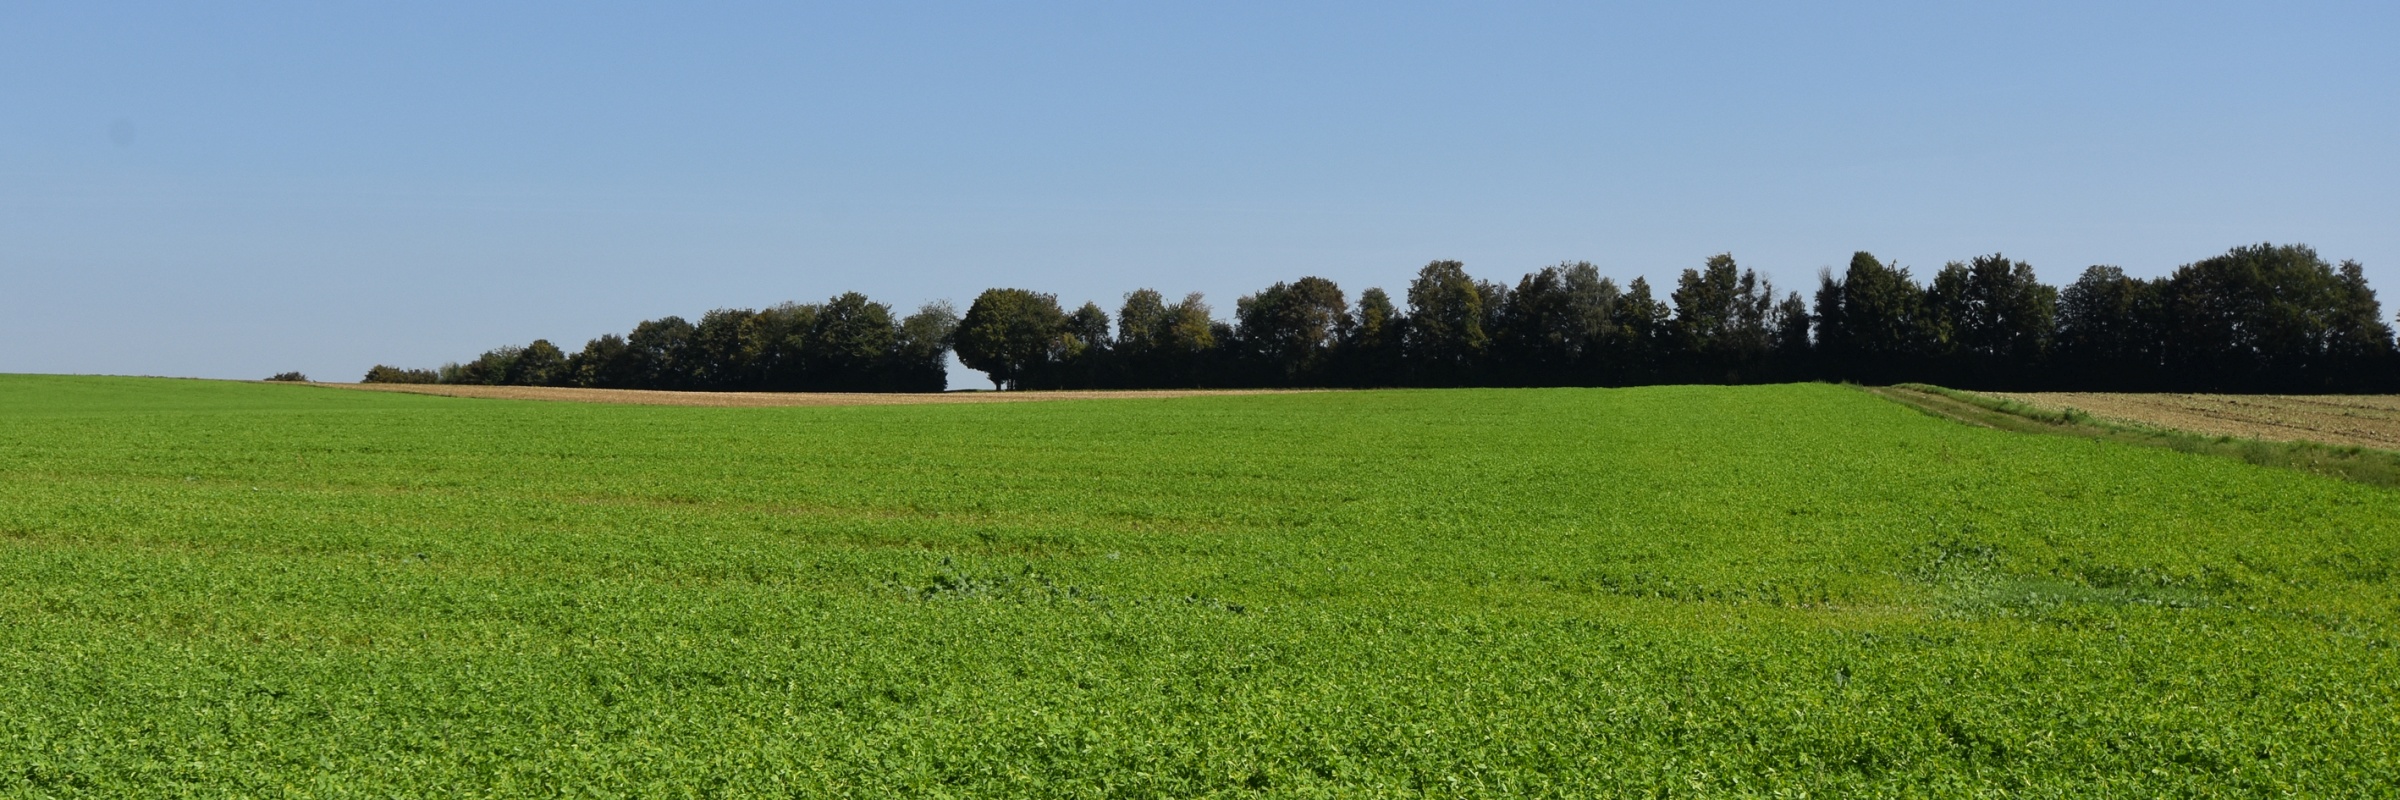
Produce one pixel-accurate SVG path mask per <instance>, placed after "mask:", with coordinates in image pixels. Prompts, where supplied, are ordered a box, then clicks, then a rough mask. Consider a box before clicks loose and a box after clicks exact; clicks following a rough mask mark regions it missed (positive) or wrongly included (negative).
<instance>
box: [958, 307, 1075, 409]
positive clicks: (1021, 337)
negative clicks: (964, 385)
mask: <svg viewBox="0 0 2400 800" xmlns="http://www.w3.org/2000/svg"><path fill="white" fill-rule="evenodd" d="M1066 327H1067V314H1066V312H1064V311H1061V310H1059V307H1058V297H1057V296H1056V295H1048V294H1041V293H1038V292H1031V291H1026V290H1024V289H986V290H984V292H983V294H981V295H979V296H977V297H976V298H975V303H974V305H971V306H968V307H967V316H966V318H965V319H963V320H960V321H959V324H958V335H957V347H958V360H959V361H960V362H962V363H965V364H966V365H967V367H968V368H969V369H976V370H982V371H983V372H984V373H985V374H987V375H990V376H991V378H992V385H993V386H995V387H998V388H1001V389H1012V388H1019V386H1018V383H1017V382H1018V380H1019V379H1021V378H1023V377H1025V376H1027V375H1028V374H1029V373H1032V372H1035V371H1039V370H1041V369H1043V368H1044V367H1047V366H1049V365H1050V363H1051V362H1052V361H1053V360H1054V359H1056V358H1057V356H1058V350H1059V347H1060V345H1061V338H1062V336H1063V335H1064V334H1065V333H1066Z"/></svg>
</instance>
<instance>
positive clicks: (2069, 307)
mask: <svg viewBox="0 0 2400 800" xmlns="http://www.w3.org/2000/svg"><path fill="white" fill-rule="evenodd" d="M2164 288H2165V284H2164V283H2163V282H2161V281H2145V280H2138V279H2135V278H2129V277H2126V275H2125V270H2123V269H2119V268H2117V267H2113V266H2105V265H2095V266H2092V267H2090V268H2087V269H2085V270H2084V271H2083V275H2082V276H2081V277H2078V278H2076V279H2075V282H2074V283H2072V284H2068V285H2067V288H2066V289H2065V290H2063V291H2061V292H2059V300H2058V332H2057V334H2056V336H2055V337H2054V344H2053V347H2054V349H2055V355H2056V358H2055V359H2054V360H2053V361H2052V366H2053V367H2054V368H2055V369H2056V370H2058V372H2057V373H2056V374H2055V378H2056V379H2057V380H2059V381H2060V382H2061V383H2062V385H2068V386H2075V387H2079V388H2095V389H2114V390H2120V391H2123V390H2140V389H2151V388H2157V386H2158V380H2159V377H2160V376H2159V369H2160V367H2161V365H2162V361H2161V359H2162V352H2163V348H2164V346H2165V342H2163V341H2162V340H2161V336H2163V335H2164V327H2163V326H2164V324H2165V307H2164Z"/></svg>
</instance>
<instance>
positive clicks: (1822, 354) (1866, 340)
mask: <svg viewBox="0 0 2400 800" xmlns="http://www.w3.org/2000/svg"><path fill="white" fill-rule="evenodd" d="M1924 305H1925V291H1924V289H1923V288H1921V287H1919V286H1918V285H1917V282H1916V280H1915V279H1913V278H1911V277H1909V274H1908V269H1907V268H1905V267H1895V266H1886V265H1885V264H1884V263H1883V262H1882V261H1879V260H1877V259H1876V258H1875V255H1874V254H1872V253H1868V252H1866V251H1864V250H1861V251H1859V252H1857V253H1853V254H1851V256H1850V266H1849V268H1848V269H1847V270H1845V271H1844V272H1843V273H1842V277H1841V279H1840V280H1838V281H1834V280H1831V279H1830V276H1828V277H1827V278H1826V279H1823V280H1822V282H1821V285H1820V286H1819V287H1818V289H1817V312H1816V317H1817V321H1816V322H1817V337H1816V339H1817V352H1818V364H1819V366H1820V369H1823V370H1824V371H1825V373H1826V374H1828V375H1829V376H1831V377H1835V378H1841V379H1844V380H1855V381H1863V382H1867V383H1891V382H1894V381H1900V380H1908V379H1910V378H1911V377H1924V376H1921V375H1919V373H1918V372H1917V370H1919V369H1921V366H1920V364H1921V360H1922V358H1923V356H1924V353H1925V352H1926V350H1927V346H1926V344H1925V339H1926V335H1927V331H1926V323H1925V320H1924V318H1923V317H1924Z"/></svg>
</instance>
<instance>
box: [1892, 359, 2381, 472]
mask: <svg viewBox="0 0 2400 800" xmlns="http://www.w3.org/2000/svg"><path fill="white" fill-rule="evenodd" d="M1864 388H1865V390H1866V391H1867V392H1868V393H1871V394H1875V395H1879V396H1882V397H1884V398H1886V399H1889V400H1892V401H1894V402H1898V403H1900V404H1902V405H1906V406H1909V407H1911V408H1915V409H1917V410H1919V411H1923V412H1925V413H1928V414H1932V415H1935V416H1939V417H1946V418H1949V419H1953V420H1957V421H1960V422H1965V423H1968V424H1971V425H1978V426H1982V427H1986V428H1997V429H2000V430H2006V431H2018V432H2022V433H2047V434H2056V435H2063V436H2078V437H2083V438H2087V439H2103V440H2107V441H2114V442H2124V443H2127V444H2136V445H2142V446H2146V447H2164V448H2167V449H2170V450H2176V451H2180V452H2185V453H2197V454H2201V455H2212V456H2222V457H2226V458H2234V459H2240V460H2242V461H2246V462H2249V463H2252V464H2257V465H2260V466H2268V467H2284V468H2288V469H2297V470H2300V471H2303V472H2310V473H2315V474H2319V475H2326V476H2330V477H2336V478H2342V479H2344V480H2351V481H2356V482H2359V483H2364V484H2368V485H2370V486H2380V487H2384V488H2400V453H2395V452H2391V451H2387V450H2377V449H2374V448H2367V447H2352V446H2342V445H2330V444H2324V443H2321V442H2270V441H2264V440H2260V439H2244V438H2238V437H2233V436H2207V435H2203V434H2197V433H2192V432H2190V431H2181V430H2175V429H2171V428H2156V427H2150V426H2146V425H2131V424H2126V423H2121V422H2115V421H2111V420H2105V419H2101V418H2099V417H2095V416H2092V415H2090V414H2086V413H2083V412H2081V411H2077V410H2074V409H2071V408H2070V409H2064V410H2054V409H2048V408H2041V407H2038V406H2034V405H2029V404H2026V403H2020V402H2017V401H2015V400H2008V399H2004V398H1999V397H1992V396H1989V395H1983V394H1977V393H1975V392H1968V391H1960V390H1957V389H1950V388H1945V387H1941V386H1934V385H1931V384H1924V383H1903V384H1896V385H1892V386H1876V387H1864Z"/></svg>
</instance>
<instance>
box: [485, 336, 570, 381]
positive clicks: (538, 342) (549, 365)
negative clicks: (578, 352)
mask: <svg viewBox="0 0 2400 800" xmlns="http://www.w3.org/2000/svg"><path fill="white" fill-rule="evenodd" d="M501 382H503V383H506V384H508V385H511V386H559V385H563V384H565V383H566V382H567V354H566V353H564V352H562V351H560V350H559V349H558V345H554V344H551V343H550V340H548V339H535V340H533V344H529V345H526V346H525V349H523V350H520V351H517V357H516V359H515V360H513V361H511V362H510V363H509V365H508V372H507V376H506V377H505V378H503V379H502V381H501Z"/></svg>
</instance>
